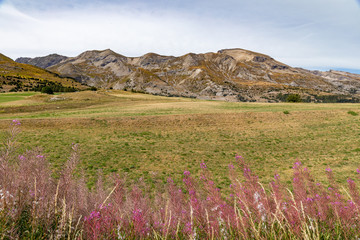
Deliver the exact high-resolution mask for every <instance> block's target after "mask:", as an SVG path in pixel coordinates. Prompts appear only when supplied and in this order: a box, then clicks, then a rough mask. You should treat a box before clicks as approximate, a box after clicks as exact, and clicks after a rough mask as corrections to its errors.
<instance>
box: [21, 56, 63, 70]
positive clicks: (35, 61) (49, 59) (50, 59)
mask: <svg viewBox="0 0 360 240" xmlns="http://www.w3.org/2000/svg"><path fill="white" fill-rule="evenodd" d="M67 58H68V57H65V56H62V55H58V54H50V55H48V56H45V57H36V58H28V57H21V58H18V59H16V60H15V62H18V63H26V64H31V65H34V66H37V67H40V68H47V67H50V66H53V65H55V64H58V63H60V62H61V61H63V60H65V59H67Z"/></svg>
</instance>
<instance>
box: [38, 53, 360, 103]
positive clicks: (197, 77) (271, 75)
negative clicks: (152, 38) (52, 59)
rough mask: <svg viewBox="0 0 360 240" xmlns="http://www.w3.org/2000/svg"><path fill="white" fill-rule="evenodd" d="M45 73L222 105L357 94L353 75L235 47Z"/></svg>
mask: <svg viewBox="0 0 360 240" xmlns="http://www.w3.org/2000/svg"><path fill="white" fill-rule="evenodd" d="M43 61H45V59H43ZM47 70H49V71H53V72H56V73H57V74H59V75H60V76H63V77H72V78H75V79H76V80H78V81H79V82H82V83H85V84H87V85H91V86H96V87H103V88H113V89H122V90H132V91H138V92H145V93H150V94H158V95H164V96H183V97H194V98H200V99H213V100H226V101H264V102H271V101H277V99H276V98H277V96H278V95H279V94H300V95H301V96H302V98H304V99H305V98H306V99H310V100H311V101H312V100H316V96H318V95H321V96H322V95H339V96H343V97H344V98H351V97H358V96H359V94H360V75H358V74H351V73H345V72H339V71H329V72H321V71H310V70H306V69H302V68H294V67H291V66H289V65H287V64H284V63H282V62H279V61H277V60H275V59H274V58H272V57H270V56H268V55H265V54H262V53H257V52H253V51H249V50H245V49H241V48H233V49H222V50H219V51H217V52H208V53H200V54H195V53H188V54H185V55H182V56H179V57H175V56H164V55H159V54H156V53H147V54H144V55H142V56H140V57H126V56H124V55H121V54H118V53H116V52H114V51H112V50H110V49H106V50H90V51H86V52H83V53H81V54H80V55H78V56H76V57H70V58H69V57H68V58H64V59H63V60H61V61H60V62H58V63H56V64H53V65H51V66H48V67H47Z"/></svg>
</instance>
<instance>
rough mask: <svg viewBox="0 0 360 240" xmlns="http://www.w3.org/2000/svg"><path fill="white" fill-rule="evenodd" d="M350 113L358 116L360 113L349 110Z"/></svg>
mask: <svg viewBox="0 0 360 240" xmlns="http://www.w3.org/2000/svg"><path fill="white" fill-rule="evenodd" d="M348 114H350V115H352V116H357V115H359V114H358V113H357V112H354V111H348Z"/></svg>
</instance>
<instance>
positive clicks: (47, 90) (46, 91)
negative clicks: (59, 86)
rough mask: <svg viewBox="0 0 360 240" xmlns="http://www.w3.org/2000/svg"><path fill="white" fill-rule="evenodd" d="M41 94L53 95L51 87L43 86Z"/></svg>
mask: <svg viewBox="0 0 360 240" xmlns="http://www.w3.org/2000/svg"><path fill="white" fill-rule="evenodd" d="M41 93H46V94H54V91H53V90H52V88H51V87H49V86H45V87H43V88H42V89H41Z"/></svg>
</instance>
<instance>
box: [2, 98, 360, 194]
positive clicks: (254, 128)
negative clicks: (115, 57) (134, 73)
mask: <svg viewBox="0 0 360 240" xmlns="http://www.w3.org/2000/svg"><path fill="white" fill-rule="evenodd" d="M63 96H65V97H66V96H67V97H68V100H66V101H59V102H57V103H50V102H47V101H46V100H44V101H43V102H42V105H35V106H22V108H19V109H21V110H22V112H20V111H18V112H16V111H15V112H14V111H13V112H11V111H8V113H2V114H1V115H0V118H1V119H2V120H0V128H1V129H2V131H5V130H6V128H7V126H8V124H9V122H10V120H11V119H13V118H19V119H20V120H21V122H22V130H23V132H22V133H21V135H20V136H19V141H20V149H24V148H31V147H34V146H38V147H41V148H42V149H44V151H45V152H46V155H47V156H48V159H49V160H50V162H52V164H53V167H54V169H58V168H59V167H60V166H61V165H62V163H63V162H64V161H65V160H66V154H65V155H64V153H67V152H69V151H70V145H71V144H72V143H74V142H76V143H79V144H80V145H81V152H82V153H81V154H82V167H83V168H84V169H85V173H86V174H87V177H88V179H89V184H90V185H91V184H92V183H93V182H94V181H95V178H96V176H97V174H98V170H99V169H101V170H102V171H103V172H104V173H105V174H110V173H111V172H117V173H119V174H121V175H124V176H127V177H128V178H129V179H133V180H135V179H137V178H139V177H143V178H144V179H145V180H146V181H148V182H150V183H153V184H156V182H157V181H162V180H164V179H166V177H167V176H168V175H173V176H174V177H175V179H177V180H179V179H180V178H181V176H182V172H183V171H184V170H190V171H191V172H194V173H195V174H196V172H197V171H198V169H199V164H200V163H201V162H202V161H205V162H206V163H207V165H208V167H209V169H210V170H212V171H213V174H214V176H215V178H217V179H218V180H219V186H220V187H225V186H226V185H227V183H228V179H227V165H228V163H229V162H230V161H232V160H233V159H234V156H235V154H236V153H238V154H240V155H243V156H244V157H246V158H247V159H248V160H249V161H250V163H251V165H252V167H253V168H254V170H255V171H256V172H257V173H258V174H259V175H260V177H261V180H262V181H264V182H268V181H270V179H271V177H272V175H273V174H274V172H278V173H280V175H283V176H284V178H283V180H284V181H285V180H290V179H291V177H290V175H291V173H292V169H291V167H292V164H293V162H295V161H296V159H299V160H300V161H301V162H303V163H304V164H305V165H307V166H309V167H310V170H311V171H313V172H314V173H315V176H316V177H317V180H319V181H324V180H325V178H324V177H325V174H324V169H325V168H326V167H327V166H330V167H331V168H333V170H334V172H335V174H336V175H337V176H338V177H339V179H340V180H341V181H345V179H346V177H349V176H350V177H353V178H354V177H356V174H355V170H356V168H357V166H358V164H359V161H358V159H359V156H360V147H359V143H360V140H359V139H358V136H359V130H360V122H359V120H360V119H359V116H353V115H350V114H348V111H350V110H351V111H354V112H358V113H359V112H360V110H359V107H360V105H359V104H303V103H302V104H290V103H287V104H264V103H226V102H215V101H199V100H194V99H183V98H165V97H156V96H151V95H144V94H133V93H128V92H118V91H113V92H101V93H94V92H83V93H72V94H69V95H63ZM70 96H71V97H70ZM58 107H59V108H58ZM27 108H30V109H31V108H33V111H27ZM12 109H16V108H12ZM285 110H287V111H289V113H290V114H284V113H283V112H284V111H285ZM154 179H155V180H154Z"/></svg>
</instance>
